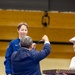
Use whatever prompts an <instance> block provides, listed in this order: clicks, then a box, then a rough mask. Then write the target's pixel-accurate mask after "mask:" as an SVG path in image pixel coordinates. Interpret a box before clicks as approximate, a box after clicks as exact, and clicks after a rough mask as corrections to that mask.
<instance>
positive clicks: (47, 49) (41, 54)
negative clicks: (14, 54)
mask: <svg viewBox="0 0 75 75" xmlns="http://www.w3.org/2000/svg"><path fill="white" fill-rule="evenodd" d="M50 51H51V47H50V44H49V43H45V44H44V47H43V49H42V50H41V51H35V52H33V59H34V60H35V61H40V60H42V59H44V58H45V57H46V56H48V55H49V53H50Z"/></svg>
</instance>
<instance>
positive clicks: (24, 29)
mask: <svg viewBox="0 0 75 75" xmlns="http://www.w3.org/2000/svg"><path fill="white" fill-rule="evenodd" d="M17 31H18V34H19V36H18V38H16V39H14V40H12V41H11V42H10V43H9V45H8V48H7V50H6V55H5V61H4V65H5V72H6V74H7V75H11V74H12V68H11V55H12V53H13V52H14V51H18V49H19V48H20V45H19V43H20V39H21V38H22V37H24V36H26V35H27V34H28V24H27V23H26V22H21V23H19V24H18V27H17Z"/></svg>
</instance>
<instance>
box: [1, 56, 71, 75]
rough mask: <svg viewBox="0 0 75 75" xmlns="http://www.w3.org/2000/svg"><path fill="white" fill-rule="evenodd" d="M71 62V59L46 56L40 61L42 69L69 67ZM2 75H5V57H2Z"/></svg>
mask: <svg viewBox="0 0 75 75" xmlns="http://www.w3.org/2000/svg"><path fill="white" fill-rule="evenodd" d="M69 64H70V59H50V58H46V59H44V60H42V61H41V62H40V67H41V71H42V70H47V69H68V68H69ZM0 75H5V69H4V57H0ZM42 75H43V74H42Z"/></svg>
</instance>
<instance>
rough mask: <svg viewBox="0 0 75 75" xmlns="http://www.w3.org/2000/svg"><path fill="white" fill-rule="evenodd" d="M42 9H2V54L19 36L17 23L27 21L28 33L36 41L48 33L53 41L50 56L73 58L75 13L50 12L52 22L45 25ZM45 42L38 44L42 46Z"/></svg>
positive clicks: (0, 40)
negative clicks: (71, 39) (70, 40)
mask: <svg viewBox="0 0 75 75" xmlns="http://www.w3.org/2000/svg"><path fill="white" fill-rule="evenodd" d="M43 15H44V13H43V12H42V11H39V12H38V11H24V10H23V11H22V10H0V56H4V55H5V52H6V48H7V46H8V44H9V42H10V41H11V40H13V39H15V38H17V37H18V33H17V25H18V23H19V22H27V23H28V25H29V32H28V35H29V36H31V37H32V39H33V40H34V41H36V42H37V41H39V40H41V37H42V36H43V35H44V34H46V35H48V36H49V39H50V41H51V49H52V51H51V54H50V55H49V56H48V57H49V58H71V57H73V56H74V52H73V48H72V44H71V43H70V42H69V39H70V38H72V37H73V36H75V13H64V12H49V16H50V24H49V25H48V26H47V27H44V26H43V25H42V23H41V21H42V16H43ZM42 45H43V43H40V44H38V45H37V49H38V50H40V49H41V48H42Z"/></svg>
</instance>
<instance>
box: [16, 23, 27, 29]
mask: <svg viewBox="0 0 75 75" xmlns="http://www.w3.org/2000/svg"><path fill="white" fill-rule="evenodd" d="M22 25H24V26H26V28H27V29H28V24H27V23H26V22H21V23H19V24H18V27H17V29H18V30H19V29H20V28H21V26H22Z"/></svg>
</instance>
